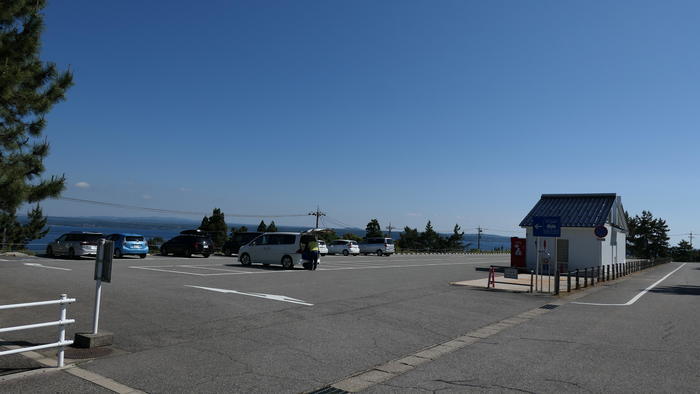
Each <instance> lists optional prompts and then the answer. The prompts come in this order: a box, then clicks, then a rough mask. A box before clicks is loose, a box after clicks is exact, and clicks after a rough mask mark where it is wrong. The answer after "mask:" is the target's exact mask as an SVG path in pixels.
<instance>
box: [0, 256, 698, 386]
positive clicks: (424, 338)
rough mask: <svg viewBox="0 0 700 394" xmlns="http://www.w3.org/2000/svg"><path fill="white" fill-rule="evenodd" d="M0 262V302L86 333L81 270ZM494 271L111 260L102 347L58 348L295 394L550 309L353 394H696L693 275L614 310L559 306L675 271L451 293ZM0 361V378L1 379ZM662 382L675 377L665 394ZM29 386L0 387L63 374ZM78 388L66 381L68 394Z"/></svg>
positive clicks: (623, 292)
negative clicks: (584, 284)
mask: <svg viewBox="0 0 700 394" xmlns="http://www.w3.org/2000/svg"><path fill="white" fill-rule="evenodd" d="M3 260H10V261H0V300H2V301H1V302H0V303H1V304H8V303H15V302H28V301H37V300H45V299H53V298H57V296H58V295H59V294H61V293H67V294H68V295H69V296H71V297H76V298H77V299H78V302H77V303H75V304H72V305H71V306H70V307H69V312H68V315H69V317H72V318H75V319H76V320H77V323H76V325H75V326H74V327H71V329H70V332H69V334H70V337H72V334H73V333H74V332H86V331H89V330H90V329H91V321H92V308H93V299H94V290H95V289H94V286H95V282H94V281H93V280H92V276H93V269H94V260H90V259H87V258H83V259H79V260H67V259H47V258H27V259H21V258H19V259H9V258H3ZM507 261H508V256H504V255H419V256H404V255H395V256H390V257H377V256H348V257H342V256H326V257H324V258H322V261H321V265H320V267H319V269H318V270H317V271H306V270H302V269H297V270H293V271H285V270H282V269H281V268H277V267H262V266H258V265H254V266H252V267H241V266H240V265H239V264H238V263H237V261H236V259H235V258H230V257H221V256H212V257H210V258H207V259H205V258H197V257H193V258H189V259H188V258H180V257H163V256H149V257H148V258H147V259H144V260H141V259H138V258H125V259H120V260H115V267H114V270H113V274H112V283H109V284H104V285H103V303H102V316H101V320H100V328H101V329H104V330H108V331H111V332H113V333H114V345H113V346H112V347H110V348H109V349H106V350H105V351H103V352H102V353H101V354H92V355H91V354H89V353H88V354H80V352H79V351H75V350H72V352H69V354H68V357H69V358H70V357H75V358H76V360H69V361H71V362H77V363H78V364H79V365H80V368H82V369H84V370H87V371H90V372H93V373H96V374H99V375H101V376H104V377H107V378H109V379H113V380H114V381H116V382H119V383H121V384H123V385H126V386H129V387H131V388H133V389H135V390H141V391H145V392H152V393H166V392H168V393H181V392H183V393H184V392H193V391H196V392H283V393H298V392H309V391H313V390H316V389H319V388H323V387H326V386H328V385H330V384H334V383H336V382H339V381H342V380H343V379H346V378H347V377H349V376H353V375H356V374H358V373H360V372H362V371H367V370H371V369H372V368H375V367H376V366H378V365H382V364H384V363H386V362H387V361H390V360H396V359H399V358H401V357H405V356H406V355H410V354H414V353H416V352H420V351H421V350H423V349H426V348H428V347H431V346H434V345H436V344H441V343H446V342H449V341H451V340H453V339H454V338H457V337H460V336H462V335H464V334H465V333H470V332H474V330H479V329H480V328H482V327H485V326H488V325H493V324H494V323H495V324H499V322H502V321H504V320H506V321H508V319H511V320H512V318H513V317H514V316H518V315H520V314H523V313H530V312H528V311H532V310H533V309H534V310H538V308H539V307H541V306H542V305H544V304H548V303H552V302H557V303H561V304H562V305H561V306H558V307H557V308H556V309H552V310H548V311H547V313H544V314H542V315H539V314H534V315H532V316H533V317H532V318H529V319H527V321H525V320H523V322H522V323H519V324H517V325H513V326H508V328H505V329H503V330H502V331H500V332H498V333H496V334H493V335H490V336H488V337H487V338H480V339H479V340H478V341H476V342H474V343H472V344H469V345H468V346H465V347H463V348H460V349H458V350H455V351H453V352H450V353H449V354H445V355H444V356H441V357H439V358H435V360H431V361H430V362H426V363H424V364H421V365H419V366H417V367H416V368H414V369H411V370H410V371H408V372H405V373H402V374H399V375H398V376H397V377H395V378H392V379H389V380H386V381H383V382H379V383H377V384H374V385H372V386H371V387H369V388H368V389H367V390H369V391H374V392H406V391H415V392H425V391H429V392H430V391H433V390H445V391H448V392H449V391H458V392H463V391H494V392H503V391H511V390H512V391H532V392H553V391H586V390H590V391H603V390H605V391H614V392H631V391H632V390H638V391H641V392H644V391H650V390H647V389H650V388H651V389H654V390H651V391H657V392H658V391H669V390H664V388H673V389H674V391H681V392H690V391H693V390H691V387H700V384H697V383H698V380H697V379H698V374H697V373H696V372H691V371H690V367H689V365H692V364H693V361H696V362H697V361H698V360H697V356H696V354H700V352H698V350H700V349H698V345H697V335H695V336H693V331H692V329H693V328H694V326H693V322H697V321H698V317H699V316H698V313H700V312H699V308H698V301H696V300H695V299H696V297H688V295H692V294H697V285H696V284H697V283H698V280H700V271H699V270H693V269H694V268H693V267H695V266H690V265H688V266H685V267H684V268H682V269H681V270H680V271H678V272H676V273H675V274H674V275H672V276H670V277H669V278H668V279H667V280H666V281H664V282H662V283H661V284H660V285H659V286H657V287H656V288H655V289H652V290H651V291H649V292H648V293H646V294H645V295H644V296H643V297H641V298H639V300H637V301H636V302H635V303H634V304H633V305H631V306H627V307H613V306H594V305H584V304H571V303H570V301H576V302H591V303H624V302H627V301H628V300H629V299H630V298H632V297H634V295H635V294H638V292H639V290H640V289H643V288H645V287H646V286H648V285H649V284H650V283H652V282H654V281H655V280H656V279H659V277H661V276H662V275H661V274H666V273H668V272H670V271H672V269H675V268H677V267H678V265H677V264H675V263H674V264H675V265H664V266H661V267H658V268H655V269H651V270H648V271H645V272H642V273H637V274H635V275H632V276H629V277H627V278H626V279H623V280H621V281H616V282H607V283H605V284H604V286H599V287H596V288H594V289H593V291H589V292H586V293H585V297H583V298H579V299H576V300H573V297H569V298H566V297H564V298H555V297H549V296H540V295H529V294H513V293H507V292H494V291H487V290H483V289H475V288H468V287H459V286H450V285H449V282H452V281H457V280H466V279H476V278H481V277H483V276H484V275H485V274H486V273H484V272H477V271H475V270H474V267H475V266H488V265H489V264H504V263H507ZM698 266H700V265H698ZM57 313H58V311H57V308H56V307H41V308H36V309H35V310H31V309H23V310H14V311H13V312H12V313H8V312H7V311H2V312H0V317H2V320H0V321H1V322H2V324H1V325H2V326H8V325H15V324H27V323H28V322H34V321H36V320H37V319H39V320H47V319H48V320H51V319H54V318H55V316H56V315H57ZM691 327H692V328H691ZM477 332H478V331H477ZM10 334H11V333H6V334H3V336H2V339H4V340H8V341H12V340H17V341H19V340H22V341H28V342H29V343H44V342H52V341H55V340H56V330H55V328H53V329H37V330H33V331H31V332H24V333H13V334H12V335H10ZM50 353H51V352H45V354H50ZM90 357H95V358H94V359H91V358H90ZM0 363H3V359H2V358H0ZM7 363H8V362H7V361H5V364H4V365H3V364H0V368H3V367H4V368H5V369H11V368H13V365H7ZM18 364H19V363H18ZM695 364H697V363H695ZM17 367H18V368H19V367H20V366H19V365H18V366H17ZM25 367H26V366H25ZM635 373H637V374H644V376H643V377H637V376H636V375H635ZM57 376H58V375H57ZM664 376H667V377H670V378H672V379H673V382H672V383H671V384H670V385H667V386H664V385H663V381H664V379H661V378H662V377H664ZM41 379H46V378H45V377H44V376H43V375H42V377H41ZM655 379H656V380H655ZM666 380H668V379H666ZM32 382H34V380H33V378H24V379H14V380H12V381H8V382H1V381H0V391H3V392H23V390H22V389H21V387H23V386H22V385H25V386H24V387H31V388H32V389H31V390H29V391H31V392H56V391H57V388H61V387H63V388H64V389H66V388H69V387H70V386H71V384H72V383H71V382H74V379H73V378H72V377H71V378H67V377H61V378H60V379H58V378H57V379H55V380H54V382H56V383H55V384H53V385H46V386H45V387H46V389H45V390H44V389H42V387H44V386H42V385H32V384H33V383H32ZM653 382H656V383H653ZM81 384H84V382H82V383H81ZM692 384H695V386H692ZM576 385H579V386H576ZM81 387H83V388H85V387H86V386H81ZM81 390H82V389H80V387H78V386H75V391H73V392H80V391H81ZM26 391H27V390H24V392H26ZM86 391H90V390H86ZM441 392H442V391H441Z"/></svg>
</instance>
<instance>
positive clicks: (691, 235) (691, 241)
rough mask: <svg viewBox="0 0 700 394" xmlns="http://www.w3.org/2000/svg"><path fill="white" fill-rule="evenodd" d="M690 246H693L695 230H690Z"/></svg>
mask: <svg viewBox="0 0 700 394" xmlns="http://www.w3.org/2000/svg"><path fill="white" fill-rule="evenodd" d="M690 247H691V248H692V247H693V232H692V231H691V232H690Z"/></svg>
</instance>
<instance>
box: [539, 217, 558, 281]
mask: <svg viewBox="0 0 700 394" xmlns="http://www.w3.org/2000/svg"><path fill="white" fill-rule="evenodd" d="M532 235H533V236H534V237H537V266H536V269H537V275H539V274H540V237H548V238H554V246H555V247H556V244H557V240H556V238H559V237H561V217H559V216H533V217H532ZM546 242H547V241H546V240H545V244H544V248H543V249H542V250H541V251H542V252H544V253H547V255H549V252H547V250H546V249H547V244H546ZM549 267H550V265H549V259H548V261H547V274H548V275H550V274H551V271H550V269H549ZM554 269H555V270H558V269H559V267H557V258H556V254H555V255H554ZM549 283H550V281H549V276H548V279H547V284H548V286H547V288H548V289H550V290H551V286H549ZM539 290H540V291H542V285H541V284H540V289H539Z"/></svg>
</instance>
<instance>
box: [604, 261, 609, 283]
mask: <svg viewBox="0 0 700 394" xmlns="http://www.w3.org/2000/svg"><path fill="white" fill-rule="evenodd" d="M606 271H608V277H607V278H606V279H605V280H606V281H609V280H610V266H609V265H608V266H607V269H606Z"/></svg>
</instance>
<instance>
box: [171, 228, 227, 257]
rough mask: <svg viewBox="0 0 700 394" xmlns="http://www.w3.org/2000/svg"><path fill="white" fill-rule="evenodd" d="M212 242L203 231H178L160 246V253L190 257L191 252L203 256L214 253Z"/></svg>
mask: <svg viewBox="0 0 700 394" xmlns="http://www.w3.org/2000/svg"><path fill="white" fill-rule="evenodd" d="M213 245H214V243H213V242H212V240H211V238H209V237H208V236H207V235H205V234H204V233H202V234H198V233H191V232H190V233H187V234H183V233H180V235H178V236H177V237H175V238H173V239H171V240H169V241H167V242H166V243H164V244H163V245H161V246H160V254H162V255H163V256H167V255H169V254H171V253H172V254H174V255H178V254H179V255H183V256H185V257H190V256H192V255H193V254H201V255H202V256H204V257H209V256H210V255H211V254H212V253H214V248H213Z"/></svg>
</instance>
